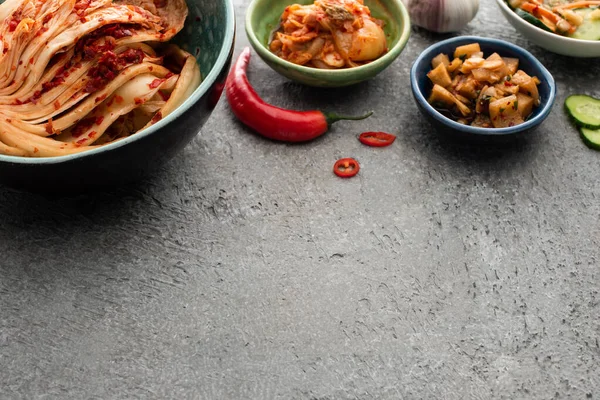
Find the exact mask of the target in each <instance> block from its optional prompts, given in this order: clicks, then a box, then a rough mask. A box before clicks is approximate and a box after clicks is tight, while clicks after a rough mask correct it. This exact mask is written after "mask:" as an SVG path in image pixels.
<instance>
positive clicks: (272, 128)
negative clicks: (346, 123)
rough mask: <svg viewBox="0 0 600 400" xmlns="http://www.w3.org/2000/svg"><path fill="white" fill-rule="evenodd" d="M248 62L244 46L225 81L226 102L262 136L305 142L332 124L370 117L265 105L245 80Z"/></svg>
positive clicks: (246, 49) (248, 57)
mask: <svg viewBox="0 0 600 400" xmlns="http://www.w3.org/2000/svg"><path fill="white" fill-rule="evenodd" d="M249 62H250V48H249V47H246V48H245V49H244V51H242V54H240V56H239V58H238V59H237V61H236V62H235V64H234V65H233V68H232V69H231V72H230V73H229V76H228V78H227V83H226V94H227V100H228V101H229V105H230V107H231V111H233V113H234V114H235V116H236V117H237V118H238V119H239V120H240V121H242V122H243V123H244V124H245V125H247V126H249V127H250V128H252V129H254V130H255V131H256V132H257V133H259V134H261V135H262V136H264V137H267V138H269V139H272V140H280V141H284V142H305V141H308V140H311V139H314V138H316V137H319V136H321V135H322V134H324V133H325V132H327V130H328V129H329V127H330V126H331V124H333V123H334V122H336V121H339V120H359V119H365V118H367V117H369V116H371V114H373V112H369V113H367V114H365V115H362V116H359V117H348V116H341V115H337V114H333V113H324V112H321V111H318V110H312V111H294V110H286V109H283V108H279V107H275V106H273V105H271V104H268V103H265V101H264V100H262V99H261V98H260V96H259V95H258V94H257V93H256V91H255V90H254V89H253V88H252V86H251V85H250V82H249V81H248V76H247V75H246V68H247V67H248V64H249Z"/></svg>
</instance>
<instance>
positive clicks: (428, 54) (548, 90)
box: [410, 36, 556, 140]
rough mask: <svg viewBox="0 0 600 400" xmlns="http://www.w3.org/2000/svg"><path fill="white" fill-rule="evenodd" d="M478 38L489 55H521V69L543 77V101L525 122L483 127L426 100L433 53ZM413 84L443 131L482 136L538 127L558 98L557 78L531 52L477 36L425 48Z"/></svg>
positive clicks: (487, 137)
mask: <svg viewBox="0 0 600 400" xmlns="http://www.w3.org/2000/svg"><path fill="white" fill-rule="evenodd" d="M475 42H477V43H479V45H480V46H481V51H482V52H483V53H484V55H486V56H489V55H490V54H492V53H494V52H497V53H498V54H499V55H501V56H503V57H514V58H518V59H519V69H522V70H523V71H525V72H527V74H529V75H530V76H537V77H538V78H539V79H540V81H541V83H540V84H539V85H538V91H539V93H540V102H541V104H540V105H539V106H538V107H536V108H534V110H533V113H532V114H531V116H530V117H529V119H527V121H525V122H524V123H522V124H520V125H515V126H511V127H507V128H480V127H475V126H469V125H463V124H459V123H458V122H456V121H453V120H452V119H450V118H448V117H446V116H444V115H442V114H441V113H440V112H439V111H437V110H436V109H435V108H433V107H432V106H431V105H430V104H429V103H428V102H427V97H428V96H429V94H430V92H431V89H432V87H433V85H432V83H431V81H430V80H429V78H428V77H427V73H428V72H429V71H430V70H431V60H432V59H433V57H435V56H437V55H438V54H440V53H445V54H453V53H454V50H455V49H456V47H458V46H462V45H465V44H469V43H475ZM410 84H411V89H412V93H413V97H414V98H415V101H416V102H417V105H418V107H419V110H420V111H421V112H422V113H423V115H425V116H426V117H427V118H428V119H429V121H431V123H432V124H433V125H434V126H435V127H436V128H437V129H438V130H439V131H440V132H443V133H450V134H455V135H458V136H461V137H466V138H477V139H483V140H494V138H506V137H508V136H514V135H517V134H520V133H523V132H527V131H529V130H531V129H533V128H535V127H536V126H538V125H539V124H541V123H542V122H543V121H544V120H545V119H546V117H547V116H548V114H550V111H551V110H552V106H553V105H554V100H555V98H556V83H555V82H554V78H553V77H552V75H551V74H550V72H548V70H547V69H546V68H545V67H544V66H543V65H542V63H541V62H539V61H538V60H537V59H536V58H535V57H534V56H533V55H532V54H531V53H529V52H528V51H527V50H524V49H522V48H520V47H519V46H516V45H514V44H512V43H508V42H505V41H503V40H498V39H491V38H484V37H478V36H459V37H454V38H451V39H448V40H444V41H441V42H438V43H436V44H434V45H432V46H430V47H428V48H427V49H425V50H424V51H423V52H422V53H421V55H420V56H419V57H418V58H417V59H416V60H415V62H414V63H413V66H412V68H411V71H410Z"/></svg>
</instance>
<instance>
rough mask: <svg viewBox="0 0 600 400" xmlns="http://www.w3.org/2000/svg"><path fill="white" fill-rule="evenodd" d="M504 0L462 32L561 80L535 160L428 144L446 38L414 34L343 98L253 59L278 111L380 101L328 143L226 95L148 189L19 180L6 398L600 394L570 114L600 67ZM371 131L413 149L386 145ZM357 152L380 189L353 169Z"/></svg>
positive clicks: (4, 340)
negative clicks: (35, 190)
mask: <svg viewBox="0 0 600 400" xmlns="http://www.w3.org/2000/svg"><path fill="white" fill-rule="evenodd" d="M245 6H246V2H242V3H239V4H237V13H238V15H237V18H238V22H239V25H238V26H239V34H238V43H237V51H236V54H238V53H239V51H240V49H241V48H242V47H243V46H245V45H246V44H247V40H246V38H245V35H244V33H243V12H244V8H245ZM495 7H496V6H495V5H494V4H493V2H492V1H491V0H484V1H483V2H482V7H481V11H480V13H479V15H478V17H477V19H476V20H475V21H474V22H473V23H471V24H470V25H469V27H468V28H466V29H465V30H464V31H463V32H461V34H480V35H485V36H493V37H500V38H503V39H506V40H508V41H511V42H514V43H517V44H519V45H522V46H525V47H526V48H528V49H530V50H531V51H532V52H533V53H534V55H536V56H537V57H539V58H540V59H541V60H542V61H543V62H544V64H545V65H546V66H547V67H548V68H549V69H550V71H551V72H552V73H553V74H554V76H555V77H556V79H557V81H558V90H559V96H558V99H557V104H556V106H555V108H554V110H553V112H552V114H551V115H550V117H549V119H548V120H547V121H546V122H545V123H544V125H543V127H542V128H541V129H540V130H539V131H538V132H537V133H536V134H534V135H531V136H530V137H527V138H526V139H525V140H524V141H523V142H522V143H519V144H518V145H517V146H513V147H508V148H497V147H483V148H482V147H478V146H473V145H469V144H455V143H453V142H452V141H446V140H442V139H440V138H439V136H438V135H436V134H435V133H434V132H432V131H431V128H430V126H429V125H428V124H427V123H426V122H425V121H424V120H423V119H422V118H421V116H420V114H419V113H418V111H417V108H416V106H415V104H414V103H413V100H412V98H411V97H410V89H409V79H408V70H409V67H410V65H411V62H412V61H413V60H414V58H415V57H416V56H417V55H418V54H419V52H420V51H421V50H423V49H424V48H425V47H427V45H428V44H430V43H432V42H434V41H435V40H439V39H441V38H444V37H446V36H435V35H431V34H428V33H426V32H423V31H420V30H417V29H415V30H414V32H413V36H412V38H411V40H410V43H409V45H408V47H407V48H406V50H405V51H404V53H403V54H402V55H401V57H400V58H399V59H398V60H397V61H396V62H395V63H394V64H393V65H392V66H391V67H390V68H389V69H388V70H386V71H385V72H384V73H383V74H381V75H380V76H379V77H377V78H376V79H375V80H373V81H371V82H369V83H366V84H361V85H359V86H356V87H353V88H349V89H344V90H339V91H325V90H314V89H309V88H305V87H300V86H298V85H296V84H293V83H290V82H288V81H286V80H285V79H284V78H282V77H279V76H278V75H276V74H275V73H274V72H272V71H271V70H270V69H268V68H267V67H266V66H265V64H263V63H262V62H261V61H260V60H259V59H258V57H256V55H255V56H254V58H253V61H252V63H251V68H250V74H251V75H250V79H251V81H252V82H253V84H254V85H255V86H256V88H257V90H258V91H259V93H260V94H261V95H263V96H264V98H265V99H266V100H268V101H271V102H273V103H276V104H278V105H281V106H284V107H296V108H314V107H325V106H327V108H329V109H335V110H337V111H340V112H347V113H351V112H359V111H363V110H366V109H374V110H375V111H376V114H375V115H374V116H373V117H372V118H370V119H369V120H366V121H360V122H355V123H351V122H342V123H339V124H337V125H336V126H335V128H334V129H333V130H332V131H331V132H330V133H329V134H327V135H326V136H325V137H323V138H322V139H320V140H317V141H314V142H312V143H309V144H306V145H300V146H289V145H284V144H278V143H273V142H269V141H266V140H263V139H261V138H259V137H257V136H255V135H253V134H251V133H249V132H248V131H246V130H245V129H244V128H243V127H242V126H241V125H240V124H239V123H237V122H236V121H235V120H234V118H233V117H232V115H231V113H230V111H229V109H228V107H227V104H226V102H225V101H221V103H220V104H219V106H218V108H217V110H216V112H215V113H214V115H213V116H212V117H211V119H210V121H209V122H208V124H207V125H206V126H205V128H204V129H203V130H202V132H201V134H200V135H199V136H198V137H197V138H196V140H195V141H194V142H193V143H192V144H191V145H190V146H188V147H187V148H186V149H185V151H184V152H183V153H182V154H181V156H180V157H179V158H177V159H176V160H174V161H173V162H171V163H169V164H168V165H166V166H165V167H164V168H162V169H161V170H160V171H158V172H157V173H156V174H155V175H154V176H152V177H150V178H148V179H146V180H145V181H143V182H141V183H140V184H138V185H135V186H133V187H130V188H121V189H114V190H111V191H108V192H106V193H100V194H96V195H88V196H76V197H66V198H60V197H49V196H42V195H31V194H25V193H20V192H17V191H13V190H10V189H6V188H0V220H1V221H2V222H1V224H0V254H1V258H0V260H1V261H0V398H2V399H21V398H23V399H30V398H31V399H37V398H43V399H124V398H128V399H133V398H140V399H166V398H173V399H276V398H282V399H283V398H285V399H588V398H591V399H597V398H599V397H600V367H599V363H600V344H599V340H600V320H599V311H600V306H599V301H600V294H599V287H600V284H599V282H600V276H599V260H598V254H599V251H598V249H599V245H600V239H599V237H600V236H599V235H600V222H599V215H600V184H599V183H598V182H599V181H598V178H599V177H600V153H597V152H593V151H591V150H588V149H587V148H586V147H585V146H584V145H583V144H582V142H581V140H580V139H579V137H578V135H577V132H576V131H575V129H574V128H573V127H572V125H571V124H570V122H569V121H568V119H567V117H566V116H565V113H564V112H563V109H562V102H563V101H564V99H565V97H566V96H567V95H568V94H571V93H578V92H587V93H591V94H595V95H600V86H599V84H598V76H599V75H600V63H599V62H598V61H596V60H573V59H569V58H566V57H560V56H556V55H553V54H550V53H547V52H545V51H544V50H542V49H540V48H537V47H535V46H533V45H531V44H530V43H528V42H527V41H525V40H524V39H523V38H522V37H520V36H519V35H518V34H517V33H515V31H514V30H513V29H512V28H511V27H510V26H507V24H505V23H504V20H503V19H502V16H501V15H500V13H499V12H498V10H497V9H496V8H495ZM364 130H386V131H391V132H395V133H397V134H398V139H397V141H396V142H395V144H394V145H393V147H391V148H386V149H373V148H367V147H364V146H362V145H361V144H360V143H359V142H358V141H357V140H356V139H355V136H356V134H357V133H359V132H361V131H364ZM344 156H353V157H356V158H357V159H359V160H360V162H361V164H362V170H361V173H360V175H359V177H357V178H355V179H351V180H341V179H338V178H336V177H335V176H334V175H333V174H332V172H331V169H332V165H333V163H334V161H335V160H336V159H337V158H339V157H344Z"/></svg>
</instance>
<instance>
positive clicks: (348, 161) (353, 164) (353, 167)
mask: <svg viewBox="0 0 600 400" xmlns="http://www.w3.org/2000/svg"><path fill="white" fill-rule="evenodd" d="M359 170H360V165H359V164H358V161H356V160H355V159H354V158H341V159H339V160H337V161H336V162H335V164H334V166H333V172H334V173H335V174H336V175H337V176H339V177H340V178H351V177H353V176H354V175H356V174H358V171H359Z"/></svg>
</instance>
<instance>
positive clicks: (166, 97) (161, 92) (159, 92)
mask: <svg viewBox="0 0 600 400" xmlns="http://www.w3.org/2000/svg"><path fill="white" fill-rule="evenodd" d="M158 94H159V95H160V97H162V99H163V100H164V101H167V100H169V97H171V96H169V94H168V93H165V92H163V91H162V90H159V91H158Z"/></svg>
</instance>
